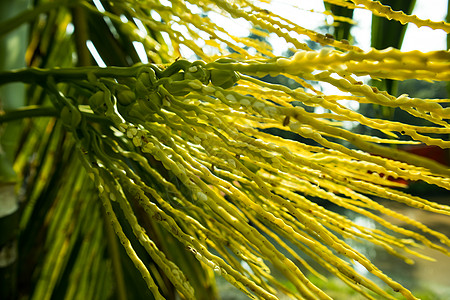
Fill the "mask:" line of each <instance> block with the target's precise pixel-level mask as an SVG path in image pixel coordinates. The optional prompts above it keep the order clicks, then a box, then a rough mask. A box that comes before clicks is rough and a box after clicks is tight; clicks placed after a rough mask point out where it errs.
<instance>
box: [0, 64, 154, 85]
mask: <svg viewBox="0 0 450 300" xmlns="http://www.w3.org/2000/svg"><path fill="white" fill-rule="evenodd" d="M146 67H153V66H149V65H139V66H134V67H107V68H100V67H79V68H61V69H39V68H27V69H20V70H13V71H3V72H0V86H1V85H3V84H8V83H12V82H24V83H39V84H41V85H45V83H46V80H47V78H48V77H49V76H53V77H54V79H55V80H56V81H57V82H64V81H69V80H77V79H78V80H79V79H87V76H88V74H90V73H91V74H94V75H95V76H97V77H130V76H136V74H137V73H138V72H139V71H140V70H141V69H142V68H146Z"/></svg>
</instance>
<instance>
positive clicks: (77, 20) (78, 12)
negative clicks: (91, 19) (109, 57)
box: [71, 6, 91, 67]
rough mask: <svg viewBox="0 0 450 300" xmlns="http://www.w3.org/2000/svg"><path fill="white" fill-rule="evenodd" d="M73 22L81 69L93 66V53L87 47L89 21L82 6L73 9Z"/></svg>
mask: <svg viewBox="0 0 450 300" xmlns="http://www.w3.org/2000/svg"><path fill="white" fill-rule="evenodd" d="M71 12H72V22H73V25H74V27H75V31H74V33H73V34H74V38H75V46H76V49H77V57H78V62H77V65H78V66H79V67H83V66H90V65H91V53H90V52H89V49H88V48H87V46H86V41H87V40H88V39H89V37H88V21H87V17H86V11H85V10H84V8H83V7H81V6H76V7H74V8H73V9H72V11H71Z"/></svg>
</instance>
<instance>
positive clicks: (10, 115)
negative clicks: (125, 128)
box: [0, 106, 111, 124]
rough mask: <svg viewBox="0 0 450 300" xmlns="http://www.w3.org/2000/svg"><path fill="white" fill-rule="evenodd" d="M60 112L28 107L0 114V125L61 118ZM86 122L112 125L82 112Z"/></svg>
mask: <svg viewBox="0 0 450 300" xmlns="http://www.w3.org/2000/svg"><path fill="white" fill-rule="evenodd" d="M59 114H60V112H59V110H57V109H56V108H54V107H42V106H26V107H23V108H20V109H17V110H11V111H7V112H4V113H3V114H0V124H3V123H6V122H11V121H16V120H20V119H25V118H35V117H59ZM81 114H82V115H83V116H84V117H85V118H86V120H88V121H91V122H96V123H111V121H109V120H108V119H107V118H105V117H102V116H98V115H95V114H92V113H88V112H84V111H81Z"/></svg>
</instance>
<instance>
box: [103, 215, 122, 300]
mask: <svg viewBox="0 0 450 300" xmlns="http://www.w3.org/2000/svg"><path fill="white" fill-rule="evenodd" d="M102 215H103V220H104V225H105V230H106V240H107V243H108V251H109V254H110V256H111V262H112V268H113V273H114V279H115V281H116V288H117V298H118V299H119V300H126V299H127V291H126V287H125V279H124V274H123V268H122V264H121V262H120V252H119V247H118V244H117V238H116V234H115V233H114V230H113V228H112V226H111V224H110V223H109V222H108V218H107V216H106V212H105V209H104V207H103V206H102Z"/></svg>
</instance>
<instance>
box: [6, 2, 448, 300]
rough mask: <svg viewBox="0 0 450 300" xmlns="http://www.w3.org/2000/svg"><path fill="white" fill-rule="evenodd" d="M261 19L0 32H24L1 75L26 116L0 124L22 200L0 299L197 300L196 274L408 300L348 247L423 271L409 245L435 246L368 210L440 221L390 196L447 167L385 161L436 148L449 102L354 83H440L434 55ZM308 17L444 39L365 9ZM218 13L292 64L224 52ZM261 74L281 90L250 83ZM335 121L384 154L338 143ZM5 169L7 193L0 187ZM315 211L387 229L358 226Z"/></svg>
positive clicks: (36, 13) (88, 10)
mask: <svg viewBox="0 0 450 300" xmlns="http://www.w3.org/2000/svg"><path fill="white" fill-rule="evenodd" d="M266 2H267V1H260V2H259V1H258V2H251V1H224V0H214V1H176V0H173V1H166V2H165V1H94V2H91V1H74V2H67V1H56V2H54V1H35V2H34V3H33V4H32V8H30V9H27V10H25V11H23V12H21V13H19V14H18V15H17V16H16V17H13V18H11V19H7V20H5V21H4V23H2V25H3V26H1V27H0V28H1V29H0V34H1V35H2V36H4V35H5V34H7V33H9V32H10V31H12V30H14V29H15V28H17V27H19V26H21V25H23V24H31V26H29V30H30V35H29V39H28V40H27V41H26V49H27V50H26V54H25V60H26V65H27V68H26V69H20V70H5V71H3V72H2V73H0V84H2V85H5V86H8V85H9V84H11V83H16V82H21V83H26V84H27V86H26V89H25V90H26V97H25V99H26V103H25V106H24V107H22V108H20V109H16V108H15V107H14V109H11V107H5V113H4V114H2V115H1V116H0V120H1V122H2V124H6V125H4V126H9V128H8V129H7V130H8V132H9V130H13V128H18V129H17V130H20V133H21V135H20V136H13V137H9V138H8V139H9V142H10V143H12V144H13V145H14V146H15V147H11V148H10V149H11V150H10V152H9V153H7V155H5V156H4V163H3V164H2V166H5V171H4V172H3V174H2V175H3V177H2V180H3V181H5V182H11V181H15V182H17V183H18V185H17V186H18V187H19V188H20V193H19V196H20V198H19V199H21V200H20V201H21V202H20V210H19V211H18V213H17V215H20V221H18V222H19V223H18V224H17V227H18V230H19V232H20V234H19V243H18V244H19V247H18V259H17V260H13V262H14V264H15V267H12V268H11V269H10V270H8V273H7V274H8V276H10V277H9V278H17V280H18V284H15V282H14V280H12V281H11V285H10V286H9V288H8V289H5V290H7V291H9V294H10V295H12V296H17V295H18V296H21V297H25V298H32V299H50V298H56V299H59V298H64V299H75V298H89V299H97V298H98V299H103V298H105V299H107V298H112V297H117V298H119V299H127V298H129V299H144V298H149V299H151V298H152V297H153V298H154V299H164V298H165V299H176V297H181V298H182V299H214V298H216V297H217V293H216V288H215V284H214V277H215V276H222V277H224V278H225V279H226V280H227V281H229V282H230V283H231V284H233V285H234V286H235V287H236V288H238V289H239V290H241V291H242V293H244V294H246V295H247V296H248V297H250V298H261V299H277V298H278V297H280V295H282V294H284V295H287V296H289V297H292V298H298V299H303V298H307V299H316V298H319V299H329V296H328V295H327V294H326V293H325V292H324V291H322V290H321V289H320V288H318V287H317V286H316V285H315V284H313V283H312V282H311V281H310V279H309V278H308V277H307V276H306V275H305V274H306V273H307V272H310V273H312V274H314V275H315V276H317V277H319V278H320V279H321V280H326V277H324V275H322V274H320V272H321V271H319V270H323V272H324V273H325V274H326V276H336V277H338V278H339V279H341V280H342V281H343V282H345V283H346V284H347V285H349V286H350V287H351V288H352V289H354V290H355V291H357V292H359V293H361V294H362V295H363V296H365V297H367V298H374V297H379V296H382V297H385V298H394V296H392V294H390V293H388V292H386V290H385V288H384V286H383V284H384V285H386V286H389V287H390V288H391V289H392V290H393V291H395V292H398V293H401V294H402V295H403V296H404V297H406V298H407V299H414V298H415V297H414V296H413V295H412V293H411V292H410V291H409V290H408V289H406V288H405V287H403V286H402V285H401V284H400V283H397V282H395V281H394V280H392V279H391V278H389V277H388V276H387V275H386V274H384V273H383V272H382V271H381V270H380V269H378V268H377V266H375V265H374V264H373V263H371V262H370V260H369V259H368V258H367V257H365V256H364V255H363V254H361V253H359V252H358V251H357V250H355V249H354V248H352V247H351V246H350V245H349V243H348V242H347V239H351V240H356V241H362V242H364V243H373V244H375V245H377V246H379V247H381V248H384V249H385V250H386V251H388V252H389V253H391V254H392V255H395V256H398V257H399V258H401V259H404V260H405V261H407V262H411V259H410V258H409V257H407V256H406V255H405V254H413V255H416V256H418V257H420V258H423V255H421V254H420V253H419V252H417V251H416V250H415V247H417V246H418V245H419V244H423V245H425V246H427V247H431V248H434V249H437V250H439V251H442V252H443V253H445V254H449V252H448V249H447V248H446V247H447V246H449V245H450V240H449V239H448V237H446V236H445V235H444V234H442V233H439V232H436V231H434V230H432V229H430V228H428V227H426V226H425V225H423V224H420V223H419V222H417V221H415V220H413V219H411V218H409V217H407V216H403V215H401V214H399V213H397V212H396V211H394V210H392V209H390V208H389V207H385V206H383V205H382V204H380V203H378V202H376V201H375V200H374V199H373V198H372V196H378V197H383V198H386V199H388V200H391V201H396V202H400V203H403V204H405V205H408V206H411V207H414V208H417V209H423V210H427V211H430V212H434V213H438V214H444V215H449V214H450V207H449V206H448V205H444V204H438V203H434V202H430V201H427V200H426V199H422V198H420V197H417V196H411V195H408V194H407V193H405V192H404V191H403V190H402V188H403V187H404V186H402V184H401V183H398V182H396V181H392V180H390V178H403V179H407V180H421V181H424V182H426V183H429V184H433V185H436V186H439V187H441V188H444V189H449V187H450V172H449V169H448V167H447V166H444V165H441V164H439V163H437V162H434V161H432V160H429V159H426V158H422V157H418V156H415V155H412V154H408V153H406V152H403V151H400V150H396V149H395V148H393V147H389V145H398V144H426V145H437V146H439V147H441V148H448V147H449V142H448V140H446V139H445V138H444V137H443V136H444V135H446V134H448V133H449V124H448V122H447V120H448V115H449V113H448V110H449V108H447V107H446V104H447V102H448V99H443V100H442V99H417V98H410V97H409V96H408V95H401V96H400V97H395V96H393V95H390V94H388V93H387V92H384V91H380V90H378V89H377V88H375V87H371V86H369V85H367V84H365V83H363V82H361V81H359V79H358V77H357V76H361V75H369V76H371V77H372V78H381V79H389V80H405V79H420V80H435V81H448V80H449V76H450V73H449V71H448V70H449V63H448V61H449V57H450V54H449V52H448V51H434V52H429V53H421V52H418V51H416V52H408V53H403V52H401V51H399V50H397V49H393V48H392V49H386V50H377V49H371V50H370V51H363V50H361V49H360V48H358V47H357V46H355V45H351V44H349V43H348V42H347V41H346V40H338V39H335V38H334V37H332V36H330V35H323V34H320V33H318V32H316V31H314V30H312V29H310V28H304V27H301V26H299V25H297V24H295V22H294V21H291V20H289V19H286V18H284V17H282V16H279V15H276V14H275V13H273V12H271V11H270V10H269V8H270V7H268V6H266ZM327 2H329V3H332V4H335V5H339V6H342V7H346V8H349V9H355V8H363V9H367V10H370V11H371V12H373V13H374V14H376V15H378V16H382V17H387V18H392V19H394V20H397V21H399V22H403V23H404V22H411V23H414V24H416V25H418V26H429V27H431V28H433V29H435V30H444V31H446V32H447V33H448V32H449V31H450V25H449V24H447V23H445V22H432V21H429V20H427V21H424V20H421V19H419V18H417V17H415V16H410V15H406V14H403V13H401V12H394V11H392V10H391V9H390V8H389V7H388V6H384V5H382V4H380V3H378V2H374V1H369V0H364V1H363V0H352V1H351V2H350V1H336V0H334V1H327ZM304 13H305V14H308V13H310V12H304ZM315 13H320V12H315ZM323 15H324V16H327V15H330V13H329V12H323ZM219 16H222V17H225V18H227V19H228V20H235V19H239V20H244V22H245V23H246V24H249V28H250V30H251V32H252V33H253V34H254V35H255V36H260V37H266V36H267V35H268V33H270V34H275V35H277V36H278V37H280V38H282V39H284V40H285V41H286V42H288V43H289V46H290V48H291V50H293V51H294V52H295V54H294V55H293V56H292V57H279V56H275V55H274V54H273V51H272V48H271V46H270V45H269V44H268V43H267V42H264V41H265V40H264V39H260V40H257V39H250V38H245V37H238V36H234V35H232V34H231V33H230V32H229V31H228V30H227V28H226V27H221V26H227V23H224V24H223V25H221V24H220V23H219V22H216V21H215V20H216V18H219ZM332 17H333V18H334V19H335V20H337V21H340V22H351V19H349V18H347V17H342V16H335V15H332ZM300 36H306V37H307V39H309V40H310V41H313V42H315V43H317V46H320V48H321V49H320V50H318V51H314V50H311V49H310V48H309V46H308V45H307V43H305V42H302V41H301V40H300V39H299V37H300ZM142 50H144V51H142ZM91 53H97V54H98V56H97V55H95V57H93V56H92V55H91ZM143 53H145V54H143ZM183 53H186V55H188V54H189V53H190V54H191V55H192V57H191V58H189V59H187V58H186V57H182V54H183ZM192 58H194V59H192ZM96 64H97V65H101V67H99V66H96ZM103 64H104V66H103ZM267 75H271V76H278V75H282V76H284V77H285V78H288V79H289V80H291V83H293V84H291V85H290V86H289V85H280V84H275V83H269V82H268V81H265V80H263V79H262V78H264V77H265V76H267ZM318 83H326V84H331V85H333V86H334V87H336V88H338V89H339V90H341V91H342V92H344V93H345V94H340V95H337V94H333V93H328V92H323V91H321V90H320V88H318V85H317V84H318ZM294 87H295V88H294ZM4 97H5V99H6V98H7V97H8V95H6V96H4ZM341 100H347V101H352V102H354V103H374V104H377V105H381V106H386V107H395V108H398V109H402V110H404V111H406V112H408V113H409V114H411V115H412V116H413V117H414V118H418V119H424V120H426V121H427V122H428V125H427V126H414V125H412V124H406V123H400V122H394V121H391V120H387V119H381V118H370V117H368V116H364V115H362V114H360V113H359V112H358V111H355V110H352V109H351V108H349V107H347V106H344V105H342V104H341V103H342V102H341ZM6 106H7V105H6ZM319 107H321V108H323V109H325V112H321V111H320V110H319V109H314V108H319ZM21 119H23V121H22V123H20V124H19V125H17V123H10V121H13V120H14V121H15V120H21ZM346 121H356V122H359V123H360V124H362V125H364V126H366V127H369V128H373V129H376V130H378V131H380V132H382V133H383V134H384V135H385V137H384V138H381V137H374V136H368V135H363V134H357V133H354V132H352V131H351V130H350V129H348V128H346V127H345V126H344V124H346ZM9 124H13V125H9ZM14 124H15V125H14ZM14 126H15V127H14ZM274 130H277V132H282V133H281V134H279V135H274V134H272V133H273V131H274ZM286 133H290V134H291V135H290V136H289V135H286ZM436 134H438V135H436ZM400 135H402V136H405V137H407V138H406V139H400V138H399V136H400ZM6 136H7V135H6V129H5V137H6ZM292 137H293V138H292ZM12 153H13V154H12ZM10 157H14V169H15V170H16V172H17V175H16V177H13V176H12V175H11V172H7V171H6V166H7V160H8V158H10ZM317 199H323V200H326V201H328V202H331V203H334V204H336V205H338V206H341V207H342V208H344V209H345V210H349V211H353V212H355V213H357V214H360V215H363V216H365V217H368V218H371V219H373V220H374V221H376V222H378V223H379V224H380V225H382V226H384V227H386V228H387V229H389V230H390V231H389V232H384V231H380V230H376V229H371V228H366V227H364V226H361V225H359V224H357V223H355V222H353V221H352V220H351V219H349V218H348V217H346V216H345V215H344V214H339V213H336V212H333V211H332V210H329V209H327V208H326V206H323V205H320V204H318V203H320V202H317ZM385 216H389V217H394V218H398V219H400V220H402V221H404V222H405V223H407V224H409V225H410V226H413V227H415V228H417V230H418V232H416V231H412V230H407V229H405V228H401V227H398V226H395V225H393V224H391V223H390V222H388V221H386V220H385V219H384V217H385ZM11 224H13V225H14V224H15V223H14V222H12V221H11V222H9V225H10V226H13V225H11ZM11 231H12V232H14V229H12V230H11ZM428 235H430V236H433V237H435V238H437V239H438V240H439V242H435V241H434V240H432V239H430V238H429V237H428ZM13 238H14V236H13V237H12V238H11V239H13ZM2 242H3V241H2ZM9 242H11V243H14V242H13V241H11V240H10V241H9ZM5 243H6V241H5ZM11 249H13V247H12V248H11ZM281 249H282V250H283V251H281ZM11 253H14V250H11ZM285 253H287V254H285ZM300 253H302V255H301V254H300ZM305 256H308V257H309V258H311V259H312V260H314V261H315V262H316V263H318V265H319V266H320V267H313V266H311V264H310V263H309V262H307V261H306V260H305V258H304V257H305ZM352 262H353V263H359V264H360V265H362V266H363V267H364V268H365V269H366V270H367V271H368V272H370V273H371V274H372V275H374V276H375V277H377V278H378V279H380V280H381V282H382V283H380V284H377V283H375V282H374V281H373V280H372V279H371V278H368V277H366V276H362V275H361V274H359V273H358V272H357V271H356V270H355V269H354V268H353V266H354V264H352ZM271 269H272V271H273V270H278V271H279V272H280V273H281V274H282V275H281V278H275V277H274V276H273V275H271ZM17 274H19V275H20V276H18V275H17ZM286 282H289V284H286ZM17 286H19V287H20V289H17Z"/></svg>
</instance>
